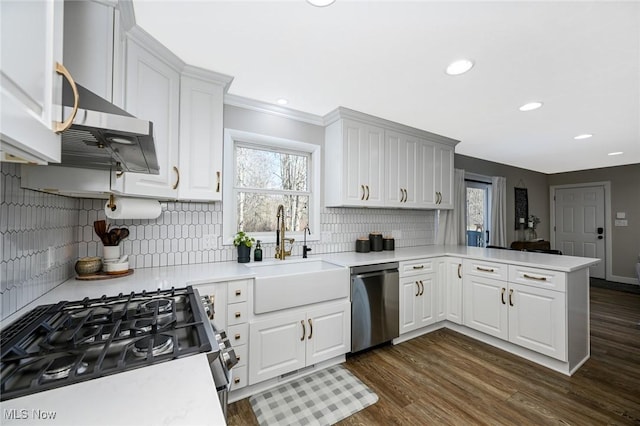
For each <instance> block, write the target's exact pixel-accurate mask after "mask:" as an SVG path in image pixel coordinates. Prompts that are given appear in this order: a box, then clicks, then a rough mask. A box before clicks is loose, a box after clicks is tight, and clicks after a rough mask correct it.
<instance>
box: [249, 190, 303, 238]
mask: <svg viewBox="0 0 640 426" xmlns="http://www.w3.org/2000/svg"><path fill="white" fill-rule="evenodd" d="M280 204H282V205H284V210H285V216H286V222H285V223H286V227H287V231H290V232H291V231H302V229H303V228H304V227H305V226H306V225H307V224H308V223H309V213H308V212H309V196H307V195H278V194H273V195H272V194H256V193H253V192H242V191H239V192H238V206H237V208H238V210H237V213H238V230H241V231H245V232H275V231H276V213H277V211H278V206H279V205H280Z"/></svg>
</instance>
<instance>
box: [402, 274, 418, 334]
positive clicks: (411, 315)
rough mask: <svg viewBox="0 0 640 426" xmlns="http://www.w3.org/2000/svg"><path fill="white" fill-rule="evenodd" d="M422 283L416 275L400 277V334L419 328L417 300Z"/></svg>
mask: <svg viewBox="0 0 640 426" xmlns="http://www.w3.org/2000/svg"><path fill="white" fill-rule="evenodd" d="M418 297H420V284H419V283H418V279H417V278H416V277H407V278H401V279H400V334H402V333H406V332H407V331H411V330H415V329H416V328H418V324H417V322H416V316H417V314H416V308H417V304H418V303H417V300H418Z"/></svg>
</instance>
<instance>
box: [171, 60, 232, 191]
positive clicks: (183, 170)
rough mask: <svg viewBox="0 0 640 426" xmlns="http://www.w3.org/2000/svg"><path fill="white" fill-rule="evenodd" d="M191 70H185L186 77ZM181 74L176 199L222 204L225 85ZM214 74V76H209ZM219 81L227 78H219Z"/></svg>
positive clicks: (187, 68)
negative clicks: (179, 177) (178, 184)
mask: <svg viewBox="0 0 640 426" xmlns="http://www.w3.org/2000/svg"><path fill="white" fill-rule="evenodd" d="M191 68H192V67H186V70H185V73H187V72H188V70H191ZM200 73H202V72H200ZM192 74H194V73H189V75H185V74H184V73H183V75H182V79H181V85H180V166H179V170H180V175H181V182H180V186H179V187H178V198H179V199H181V200H193V201H220V200H222V138H223V125H222V108H223V97H224V92H225V85H227V84H228V83H229V82H230V81H231V78H230V77H229V78H228V79H227V80H228V81H227V82H226V83H225V82H224V81H223V79H222V78H219V79H218V81H213V80H212V81H206V80H204V79H203V78H200V77H199V76H197V75H194V76H192ZM211 74H213V73H211ZM220 77H223V78H224V77H226V76H222V75H220Z"/></svg>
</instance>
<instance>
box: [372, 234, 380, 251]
mask: <svg viewBox="0 0 640 426" xmlns="http://www.w3.org/2000/svg"><path fill="white" fill-rule="evenodd" d="M369 241H370V242H371V251H382V249H383V247H382V234H381V233H379V232H372V233H371V234H369Z"/></svg>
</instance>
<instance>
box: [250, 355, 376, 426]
mask: <svg viewBox="0 0 640 426" xmlns="http://www.w3.org/2000/svg"><path fill="white" fill-rule="evenodd" d="M376 401H378V395H376V394H375V393H374V392H373V391H372V390H371V389H369V388H368V387H367V386H366V385H365V384H364V383H362V382H361V381H360V380H359V379H358V378H357V377H356V376H354V375H353V374H352V373H351V372H350V371H349V370H347V369H346V368H345V367H343V366H341V365H336V366H333V367H329V368H326V369H324V370H321V371H317V372H315V373H312V374H310V375H308V376H306V377H302V378H300V379H297V380H294V381H292V382H289V383H285V384H284V385H282V386H278V387H277V388H275V389H271V390H268V391H265V392H262V393H261V394H258V395H254V396H252V397H251V398H249V402H250V403H251V407H252V408H253V412H254V413H255V415H256V417H257V419H258V423H260V425H261V426H266V425H269V426H273V425H278V426H280V425H332V424H334V423H337V422H339V421H340V420H342V419H346V418H347V417H349V416H350V415H352V414H354V413H357V412H358V411H360V410H362V409H363V408H365V407H368V406H369V405H371V404H374V403H375V402H376Z"/></svg>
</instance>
